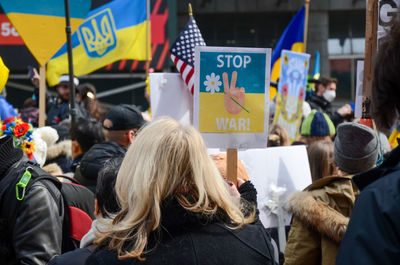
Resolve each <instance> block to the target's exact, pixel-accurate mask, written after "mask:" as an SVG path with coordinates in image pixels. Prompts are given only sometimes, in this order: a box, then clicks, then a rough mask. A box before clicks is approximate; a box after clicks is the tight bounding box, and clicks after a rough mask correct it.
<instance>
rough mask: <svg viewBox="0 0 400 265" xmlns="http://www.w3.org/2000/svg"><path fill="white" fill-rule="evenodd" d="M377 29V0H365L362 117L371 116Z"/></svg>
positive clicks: (367, 117) (368, 117)
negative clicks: (366, 0)
mask: <svg viewBox="0 0 400 265" xmlns="http://www.w3.org/2000/svg"><path fill="white" fill-rule="evenodd" d="M377 31H378V0H368V2H367V22H366V25H365V61H364V80H363V104H362V105H363V107H362V118H363V119H370V118H371V99H372V79H373V70H374V69H373V68H374V65H373V59H374V56H375V54H376V42H377Z"/></svg>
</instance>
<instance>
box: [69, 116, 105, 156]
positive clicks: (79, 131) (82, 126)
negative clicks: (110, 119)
mask: <svg viewBox="0 0 400 265" xmlns="http://www.w3.org/2000/svg"><path fill="white" fill-rule="evenodd" d="M71 140H76V141H78V143H79V145H80V146H81V149H82V152H86V151H88V150H89V149H90V148H91V147H92V146H93V145H95V144H97V143H102V142H104V140H105V138H104V133H103V126H102V125H101V123H100V122H99V121H97V120H95V119H90V120H88V119H85V118H82V117H80V118H79V119H78V120H77V121H76V123H75V128H71Z"/></svg>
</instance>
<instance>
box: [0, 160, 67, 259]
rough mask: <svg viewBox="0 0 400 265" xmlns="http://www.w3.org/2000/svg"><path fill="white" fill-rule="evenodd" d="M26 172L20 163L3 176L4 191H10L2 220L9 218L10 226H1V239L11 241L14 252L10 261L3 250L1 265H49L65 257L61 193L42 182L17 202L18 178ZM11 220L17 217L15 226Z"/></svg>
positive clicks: (3, 202)
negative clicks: (62, 249) (62, 256)
mask: <svg viewBox="0 0 400 265" xmlns="http://www.w3.org/2000/svg"><path fill="white" fill-rule="evenodd" d="M31 167H33V165H31ZM25 170H26V167H25V165H24V164H19V163H18V162H17V163H15V164H14V165H13V166H12V167H11V169H10V171H9V172H7V173H6V174H3V175H1V176H0V180H1V181H0V187H1V189H2V188H7V190H6V191H5V193H4V195H3V196H2V197H1V199H0V202H1V204H0V216H1V217H2V218H4V217H6V216H9V217H7V218H6V219H7V220H8V221H9V222H10V223H9V224H8V225H4V224H3V223H2V224H1V225H0V230H1V232H0V233H1V236H0V238H4V237H5V238H7V239H8V242H9V243H11V249H12V251H11V258H10V259H9V260H8V261H7V260H6V259H5V257H4V256H3V254H4V252H2V251H4V249H3V248H1V253H0V263H1V264H37V265H41V264H47V262H48V261H49V260H50V259H51V258H52V257H54V256H56V255H59V254H60V253H61V247H62V227H63V217H64V206H63V199H62V195H61V192H60V190H59V188H57V187H56V186H55V185H54V183H53V182H52V181H49V180H38V181H36V182H35V183H34V184H33V185H32V186H31V187H30V188H29V189H27V191H26V193H25V197H24V198H23V200H22V201H21V202H17V199H16V195H15V193H16V191H15V178H18V177H19V178H21V177H22V175H23V173H24V172H25ZM10 177H11V178H10ZM9 193H11V195H10V194H9ZM6 198H13V199H14V200H15V201H7V200H6ZM18 203H19V204H20V205H19V206H18V207H17V204H18ZM10 216H14V218H15V220H14V222H13V221H10V219H12V217H10ZM10 238H11V239H10ZM1 240H3V239H1ZM1 247H3V245H1Z"/></svg>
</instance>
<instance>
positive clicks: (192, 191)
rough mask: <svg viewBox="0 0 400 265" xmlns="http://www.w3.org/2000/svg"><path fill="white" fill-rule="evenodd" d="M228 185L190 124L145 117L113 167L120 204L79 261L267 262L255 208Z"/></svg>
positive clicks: (263, 234)
mask: <svg viewBox="0 0 400 265" xmlns="http://www.w3.org/2000/svg"><path fill="white" fill-rule="evenodd" d="M228 187H229V186H228V184H226V182H225V181H224V180H223V178H222V177H221V176H220V174H219V173H218V170H217V168H216V166H215V165H214V163H213V161H212V160H211V158H210V157H209V156H208V154H207V149H206V146H205V144H204V142H203V140H202V138H201V136H200V134H199V133H198V132H197V131H196V130H195V129H194V128H193V127H183V126H181V125H180V124H179V123H178V122H176V121H174V120H170V119H163V120H159V121H156V122H153V123H151V124H150V125H148V126H146V127H145V128H144V129H143V130H142V131H141V132H140V133H139V134H138V136H137V138H136V139H135V141H134V142H133V144H132V145H131V146H130V147H129V149H128V152H127V154H126V156H125V159H124V161H123V163H122V166H121V169H120V171H119V173H118V177H117V181H116V187H115V189H116V193H117V197H118V200H119V203H120V205H121V212H119V213H118V214H117V215H116V216H115V217H114V219H113V220H112V221H110V222H108V223H107V222H106V229H105V230H103V231H101V232H100V233H99V234H98V238H97V241H96V243H97V244H98V245H100V246H99V247H98V250H97V251H96V253H94V254H93V255H92V256H90V257H89V259H88V260H87V262H86V264H88V265H92V264H273V254H272V248H271V244H270V238H269V236H268V234H267V233H266V232H265V229H264V228H263V226H262V225H261V224H260V222H259V221H257V222H254V221H255V219H254V218H255V212H254V211H255V209H252V211H251V214H246V216H244V215H243V213H242V210H243V209H242V208H243V204H242V203H241V201H240V200H239V199H238V198H235V197H233V196H232V195H230V192H229V190H228ZM248 210H249V209H247V211H248Z"/></svg>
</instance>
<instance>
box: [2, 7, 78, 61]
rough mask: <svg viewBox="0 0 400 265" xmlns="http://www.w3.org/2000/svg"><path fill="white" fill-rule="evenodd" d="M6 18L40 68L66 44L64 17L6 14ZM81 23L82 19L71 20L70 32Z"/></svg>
mask: <svg viewBox="0 0 400 265" xmlns="http://www.w3.org/2000/svg"><path fill="white" fill-rule="evenodd" d="M7 17H8V18H9V19H10V21H11V22H12V24H13V26H14V27H15V28H16V29H18V33H19V35H21V38H22V39H23V40H24V42H25V45H26V46H27V47H28V49H29V50H30V52H31V53H32V54H33V56H34V57H35V59H36V60H37V61H38V63H39V64H40V65H42V66H43V65H45V64H46V62H47V61H48V60H50V58H51V57H52V56H53V55H54V54H55V53H56V52H57V50H58V49H60V48H61V46H62V45H63V44H64V43H65V42H66V39H67V37H66V34H65V18H64V17H56V16H41V15H34V14H22V13H8V14H7ZM82 22H83V19H77V18H71V28H72V32H74V31H75V30H76V29H77V28H78V27H79V25H80V24H81V23H82Z"/></svg>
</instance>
